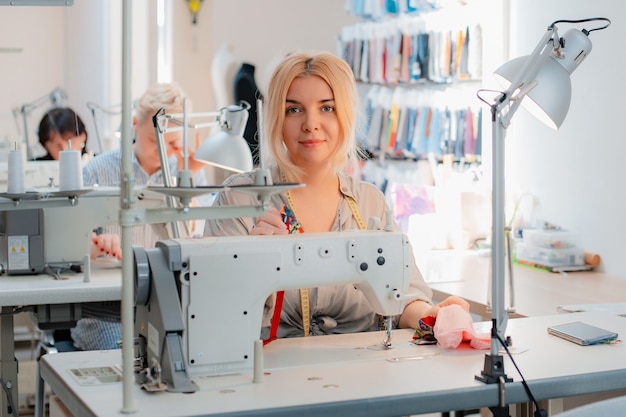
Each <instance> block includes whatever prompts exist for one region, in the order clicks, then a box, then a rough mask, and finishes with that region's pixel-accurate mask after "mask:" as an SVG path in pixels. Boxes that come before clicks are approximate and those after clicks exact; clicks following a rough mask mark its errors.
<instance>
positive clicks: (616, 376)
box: [41, 313, 626, 417]
mask: <svg viewBox="0 0 626 417" xmlns="http://www.w3.org/2000/svg"><path fill="white" fill-rule="evenodd" d="M574 320H582V321H585V322H588V323H590V324H594V325H597V326H601V327H604V328H608V329H611V330H614V331H617V332H618V333H619V334H620V335H622V336H624V335H626V318H624V317H620V316H615V315H611V314H601V313H572V314H560V315H552V316H543V317H532V318H517V319H512V320H510V322H509V327H508V329H509V331H508V332H507V334H510V335H511V336H512V338H513V343H514V345H515V350H516V352H517V353H516V354H515V356H514V357H515V360H516V361H517V363H518V366H519V367H520V369H521V371H522V372H523V373H524V376H525V378H526V380H527V381H528V383H529V385H530V388H531V390H532V392H533V394H534V395H535V397H536V399H537V400H544V399H551V398H561V397H567V396H575V395H582V394H589V393H600V392H611V391H616V390H621V389H624V388H626V344H614V345H597V346H586V347H582V346H578V345H575V344H573V343H571V342H568V341H565V340H562V339H559V338H557V337H555V336H551V335H549V334H548V333H547V331H546V328H547V326H548V325H553V324H558V323H565V322H568V321H574ZM489 327H490V323H489V322H483V323H479V324H477V329H478V331H488V330H489ZM411 335H412V332H411V331H409V330H396V331H394V333H393V342H394V345H393V349H391V350H389V351H382V350H373V349H371V348H370V347H371V346H374V345H377V344H378V343H380V341H381V339H382V334H381V333H379V332H375V333H360V334H353V335H335V336H318V337H309V338H294V339H281V340H277V341H274V342H272V343H270V344H269V345H267V346H266V347H265V349H264V364H265V371H266V375H265V376H264V378H263V381H262V382H260V383H253V382H252V375H251V374H236V375H229V376H222V377H206V378H196V379H195V382H196V383H197V384H198V386H199V387H200V390H199V391H198V392H196V393H194V394H175V393H167V392H161V393H157V394H149V393H146V392H145V391H142V390H141V389H140V388H139V387H138V386H136V387H135V390H134V398H135V403H136V407H137V409H138V410H137V412H136V413H134V414H133V415H134V416H150V417H155V416H213V415H229V416H251V415H255V416H287V415H289V416H293V415H298V416H319V415H325V416H331V415H350V416H378V417H380V416H401V415H409V414H422V413H433V412H439V411H449V410H455V409H474V408H481V407H489V406H495V405H497V404H498V386H497V385H491V384H483V383H482V382H479V381H476V380H475V379H474V376H475V375H476V374H479V373H480V371H481V370H482V369H483V363H484V357H485V353H487V352H488V351H478V350H474V349H472V348H469V347H463V348H458V349H451V350H445V349H441V348H439V347H437V346H415V345H412V344H411V343H410V342H409V341H410V339H411ZM211 336H214V337H216V338H217V337H219V335H207V337H211ZM120 362H121V354H120V351H99V352H94V351H92V352H72V353H60V354H57V355H46V356H44V357H43V358H42V360H41V369H42V375H43V377H44V379H45V380H46V382H47V383H48V384H50V386H51V388H52V389H53V390H54V392H55V393H56V394H57V395H58V396H59V398H60V399H61V401H62V402H63V403H64V404H65V405H66V406H67V407H68V408H69V410H70V411H71V412H72V413H73V414H74V415H77V416H79V415H80V416H111V415H116V414H118V413H119V412H120V409H121V406H122V383H121V382H108V383H103V382H97V383H94V384H88V385H85V384H81V383H79V380H78V379H77V378H76V377H75V376H74V375H73V373H72V370H73V369H86V368H93V367H111V366H115V365H117V364H119V363H120ZM505 372H506V373H507V375H508V376H510V377H513V378H514V382H512V383H508V384H507V385H506V402H507V403H510V404H512V403H525V402H528V397H527V395H526V393H525V391H524V389H523V387H522V384H521V382H520V377H519V375H517V373H516V371H515V368H514V366H513V365H512V363H511V362H510V361H509V360H508V358H507V359H505Z"/></svg>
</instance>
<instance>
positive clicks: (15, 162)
mask: <svg viewBox="0 0 626 417" xmlns="http://www.w3.org/2000/svg"><path fill="white" fill-rule="evenodd" d="M8 168H9V173H8V176H7V193H9V194H23V193H24V191H25V190H24V157H23V156H22V152H21V151H18V150H13V151H9V167H8Z"/></svg>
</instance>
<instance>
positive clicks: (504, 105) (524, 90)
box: [492, 25, 560, 129]
mask: <svg viewBox="0 0 626 417" xmlns="http://www.w3.org/2000/svg"><path fill="white" fill-rule="evenodd" d="M555 37H557V38H558V34H557V28H556V26H555V25H550V26H549V27H548V30H547V31H546V33H545V34H544V35H543V37H542V38H541V39H540V40H539V43H538V44H537V46H536V47H535V49H534V50H533V52H532V53H531V54H530V55H529V58H528V59H527V60H526V62H525V63H524V66H523V67H522V69H521V70H520V71H519V73H518V75H517V76H516V78H515V79H513V80H512V81H513V82H512V83H511V85H510V86H509V88H507V89H506V90H505V91H503V92H502V94H500V95H499V96H498V97H497V98H496V101H495V103H494V105H493V106H492V112H494V111H495V112H498V113H499V114H500V120H499V123H501V124H502V126H503V127H504V128H505V129H506V128H507V127H509V125H510V124H511V119H512V118H513V115H514V114H515V112H516V111H517V109H518V108H519V106H520V104H521V103H522V100H523V99H524V97H526V95H528V93H530V91H531V90H532V89H533V88H535V86H536V85H537V81H536V79H535V78H536V77H537V74H538V73H539V70H540V69H541V67H542V65H543V64H544V62H545V61H546V60H547V59H548V58H549V57H550V54H552V53H553V51H554V49H555V48H556V49H559V48H560V45H558V44H557V46H556V47H554V46H553V45H554V39H555Z"/></svg>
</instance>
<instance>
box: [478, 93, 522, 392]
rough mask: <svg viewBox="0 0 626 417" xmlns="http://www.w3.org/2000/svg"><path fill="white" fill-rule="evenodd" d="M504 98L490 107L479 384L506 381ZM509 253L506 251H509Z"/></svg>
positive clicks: (509, 379)
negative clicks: (486, 334)
mask: <svg viewBox="0 0 626 417" xmlns="http://www.w3.org/2000/svg"><path fill="white" fill-rule="evenodd" d="M504 97H505V96H501V98H499V99H498V100H497V102H496V103H495V104H493V105H492V106H491V121H492V129H493V131H492V178H491V181H492V197H491V210H492V212H491V217H492V226H491V229H492V230H491V285H492V289H491V317H492V318H491V324H492V327H491V351H490V353H489V354H488V355H485V365H484V369H483V370H482V372H481V374H480V375H476V379H478V380H479V381H482V382H485V383H488V384H493V383H498V382H501V381H502V380H504V382H510V381H512V380H513V379H512V378H509V377H508V376H507V375H506V374H505V372H504V361H503V358H502V355H499V354H498V351H499V348H498V346H499V343H500V340H503V341H504V340H507V339H506V338H505V336H504V331H505V329H506V325H507V321H508V314H507V310H506V308H505V306H504V283H505V279H504V275H505V273H504V270H505V268H504V260H505V256H506V250H505V219H504V196H505V187H504V136H505V128H504V125H503V122H502V120H501V108H500V106H501V105H502V103H504V102H505V100H504ZM509 253H510V248H509Z"/></svg>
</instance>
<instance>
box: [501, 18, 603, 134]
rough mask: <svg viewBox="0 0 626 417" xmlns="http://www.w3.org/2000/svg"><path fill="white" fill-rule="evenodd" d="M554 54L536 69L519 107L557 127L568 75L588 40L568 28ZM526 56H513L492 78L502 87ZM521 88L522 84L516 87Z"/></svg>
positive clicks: (566, 95) (522, 65)
mask: <svg viewBox="0 0 626 417" xmlns="http://www.w3.org/2000/svg"><path fill="white" fill-rule="evenodd" d="M560 51H561V53H560V55H559V56H558V57H557V56H555V55H554V54H552V53H550V56H549V57H548V58H547V59H546V60H545V61H544V62H543V64H542V66H541V67H540V68H539V71H538V72H537V75H536V76H535V78H534V80H535V81H536V82H537V85H536V86H535V87H534V88H533V89H532V90H530V92H528V94H527V95H526V97H525V98H524V100H523V101H522V106H524V108H526V110H528V111H529V112H530V113H531V114H532V115H533V116H535V117H536V118H537V119H538V120H540V121H541V122H543V123H545V124H546V125H548V126H550V127H552V128H553V129H558V128H559V127H561V124H562V123H563V120H565V116H567V112H568V110H569V105H570V101H571V97H572V87H571V81H570V74H571V73H572V72H573V71H574V70H575V69H576V68H578V65H580V63H581V62H582V61H583V60H584V59H585V57H586V56H587V55H588V54H589V52H590V51H591V41H589V38H588V37H587V36H586V35H585V34H584V33H582V32H581V31H579V30H576V29H570V30H569V31H567V32H566V33H565V35H564V36H563V47H562V48H561V50H560ZM528 59H530V57H529V56H523V57H519V58H515V59H513V60H511V61H509V62H507V63H506V64H504V65H502V66H501V67H500V68H498V69H497V70H496V71H495V74H494V75H495V77H496V79H497V80H498V81H499V82H500V83H501V84H502V85H503V86H504V87H506V88H508V87H509V86H510V85H511V83H512V82H514V80H516V79H517V78H518V77H519V74H520V73H521V71H523V70H524V68H525V64H526V61H527V60H528ZM518 87H522V86H518Z"/></svg>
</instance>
